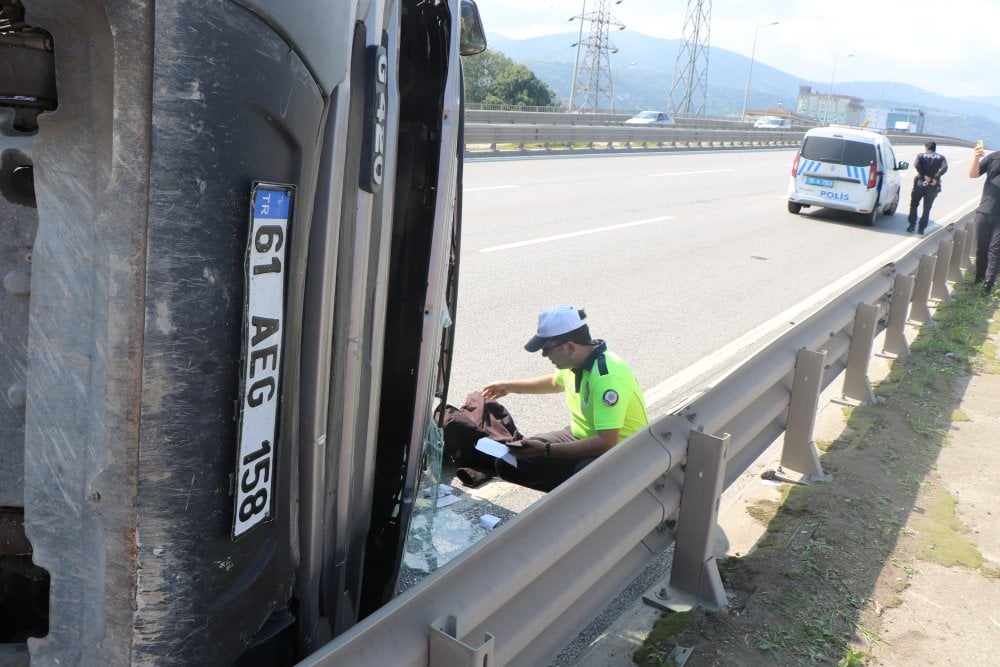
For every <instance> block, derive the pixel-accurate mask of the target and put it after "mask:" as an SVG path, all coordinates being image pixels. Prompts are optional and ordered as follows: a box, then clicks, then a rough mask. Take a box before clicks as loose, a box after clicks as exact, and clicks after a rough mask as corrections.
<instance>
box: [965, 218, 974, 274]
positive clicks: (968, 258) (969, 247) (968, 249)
mask: <svg viewBox="0 0 1000 667" xmlns="http://www.w3.org/2000/svg"><path fill="white" fill-rule="evenodd" d="M975 256H976V222H975V220H974V219H973V221H972V222H970V223H968V224H966V225H965V252H963V253H962V268H963V269H967V268H969V267H970V266H972V258H973V257H975Z"/></svg>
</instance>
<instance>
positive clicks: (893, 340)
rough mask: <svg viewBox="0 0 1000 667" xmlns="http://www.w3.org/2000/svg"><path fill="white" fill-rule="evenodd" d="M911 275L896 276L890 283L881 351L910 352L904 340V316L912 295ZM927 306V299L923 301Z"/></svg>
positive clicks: (892, 352) (901, 353)
mask: <svg viewBox="0 0 1000 667" xmlns="http://www.w3.org/2000/svg"><path fill="white" fill-rule="evenodd" d="M914 282H915V280H914V278H913V276H896V279H895V280H894V281H893V283H892V301H891V302H890V303H889V324H888V325H887V326H886V329H885V343H884V344H883V345H882V352H884V353H887V354H895V355H904V354H909V353H910V342H909V341H908V340H906V316H907V311H908V310H909V308H910V297H911V296H912V295H913V283H914ZM924 307H925V308H926V307H927V301H926V300H925V301H924Z"/></svg>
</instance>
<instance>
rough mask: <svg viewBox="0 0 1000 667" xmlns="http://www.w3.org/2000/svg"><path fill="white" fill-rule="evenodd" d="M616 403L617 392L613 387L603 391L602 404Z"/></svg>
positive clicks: (610, 404)
mask: <svg viewBox="0 0 1000 667" xmlns="http://www.w3.org/2000/svg"><path fill="white" fill-rule="evenodd" d="M617 403H618V392H617V391H615V390H614V389H608V390H607V391H606V392H604V405H606V406H608V407H611V406H612V405H615V404H617Z"/></svg>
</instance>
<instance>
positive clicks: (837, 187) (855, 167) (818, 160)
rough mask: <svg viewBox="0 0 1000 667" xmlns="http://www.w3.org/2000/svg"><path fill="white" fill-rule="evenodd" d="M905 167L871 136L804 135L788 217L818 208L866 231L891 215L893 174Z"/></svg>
mask: <svg viewBox="0 0 1000 667" xmlns="http://www.w3.org/2000/svg"><path fill="white" fill-rule="evenodd" d="M909 166H910V165H909V164H908V163H906V162H897V161H896V154H895V152H894V151H893V150H892V144H891V143H890V142H889V139H887V138H886V137H885V136H884V135H881V134H879V133H877V132H872V131H870V130H862V129H859V128H853V127H838V126H832V127H817V128H814V129H812V130H809V131H808V132H806V135H805V137H804V138H803V140H802V147H801V148H800V149H799V152H798V153H797V154H796V156H795V161H794V163H793V164H792V178H791V180H790V182H789V184H788V211H789V212H790V213H798V212H799V211H801V210H802V209H803V208H808V207H809V206H822V207H825V208H832V209H837V210H841V211H850V212H852V213H857V214H858V215H860V216H861V218H862V220H863V221H864V223H865V224H866V225H868V226H872V225H874V224H875V220H877V219H878V216H879V215H880V214H881V213H885V214H886V215H892V214H893V213H895V212H896V208H897V207H898V206H899V191H900V177H899V172H900V171H903V170H905V169H908V168H909Z"/></svg>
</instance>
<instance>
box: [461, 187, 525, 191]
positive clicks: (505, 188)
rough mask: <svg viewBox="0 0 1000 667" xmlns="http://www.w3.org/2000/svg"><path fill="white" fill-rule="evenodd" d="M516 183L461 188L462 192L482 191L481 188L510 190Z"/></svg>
mask: <svg viewBox="0 0 1000 667" xmlns="http://www.w3.org/2000/svg"><path fill="white" fill-rule="evenodd" d="M516 187H517V186H516V185H490V186H487V187H484V188H462V192H482V191H483V190H512V189H514V188H516Z"/></svg>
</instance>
